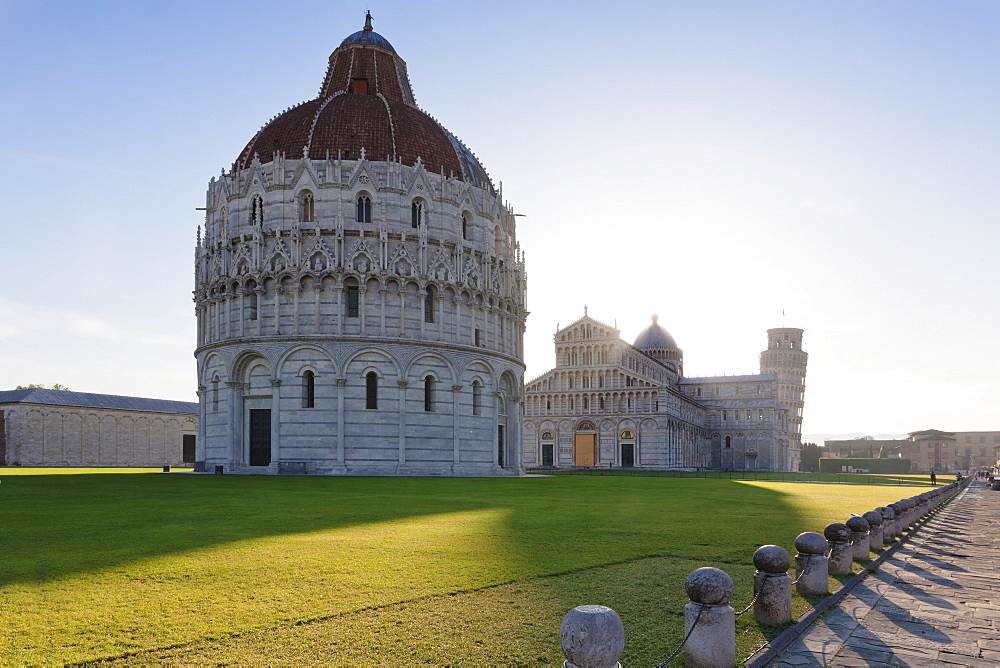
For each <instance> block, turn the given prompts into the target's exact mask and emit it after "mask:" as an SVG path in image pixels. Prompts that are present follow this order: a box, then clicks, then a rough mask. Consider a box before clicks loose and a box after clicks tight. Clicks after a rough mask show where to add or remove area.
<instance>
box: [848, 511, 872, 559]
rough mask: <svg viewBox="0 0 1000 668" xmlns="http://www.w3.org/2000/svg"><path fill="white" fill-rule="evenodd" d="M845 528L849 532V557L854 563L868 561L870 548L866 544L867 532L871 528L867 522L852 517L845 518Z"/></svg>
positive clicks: (857, 516)
mask: <svg viewBox="0 0 1000 668" xmlns="http://www.w3.org/2000/svg"><path fill="white" fill-rule="evenodd" d="M847 528H848V529H850V530H851V557H852V558H853V559H854V561H868V554H869V552H871V546H870V545H869V544H868V531H869V530H870V529H871V526H870V525H869V524H868V520H866V519H865V518H863V517H861V516H859V515H852V516H851V517H849V518H847Z"/></svg>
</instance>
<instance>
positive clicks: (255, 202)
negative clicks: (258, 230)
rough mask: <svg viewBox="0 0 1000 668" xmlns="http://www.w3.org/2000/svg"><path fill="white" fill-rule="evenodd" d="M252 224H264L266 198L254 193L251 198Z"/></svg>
mask: <svg viewBox="0 0 1000 668" xmlns="http://www.w3.org/2000/svg"><path fill="white" fill-rule="evenodd" d="M250 224H251V225H263V224H264V198H263V197H261V196H260V195H254V196H253V197H251V198H250Z"/></svg>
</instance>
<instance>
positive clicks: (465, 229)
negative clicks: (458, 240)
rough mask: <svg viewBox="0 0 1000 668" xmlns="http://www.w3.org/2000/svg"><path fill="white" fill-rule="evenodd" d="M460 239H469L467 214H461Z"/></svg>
mask: <svg viewBox="0 0 1000 668" xmlns="http://www.w3.org/2000/svg"><path fill="white" fill-rule="evenodd" d="M462 239H464V240H466V241H468V239H469V214H467V213H463V214H462Z"/></svg>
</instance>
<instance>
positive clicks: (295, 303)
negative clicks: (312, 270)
mask: <svg viewBox="0 0 1000 668" xmlns="http://www.w3.org/2000/svg"><path fill="white" fill-rule="evenodd" d="M301 294H302V287H301V286H299V285H296V286H295V287H294V288H292V327H293V331H292V333H293V334H296V335H298V334H300V333H301V332H300V331H299V295H301Z"/></svg>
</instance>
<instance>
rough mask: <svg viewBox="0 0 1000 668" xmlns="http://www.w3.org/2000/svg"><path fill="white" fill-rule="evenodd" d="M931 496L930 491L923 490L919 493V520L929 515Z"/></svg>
mask: <svg viewBox="0 0 1000 668" xmlns="http://www.w3.org/2000/svg"><path fill="white" fill-rule="evenodd" d="M933 496H934V495H933V494H931V493H930V492H923V493H921V494H920V506H918V508H919V511H920V519H921V521H922V520H923V519H924V518H926V517H927V515H929V514H930V512H931V499H932V498H933Z"/></svg>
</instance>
